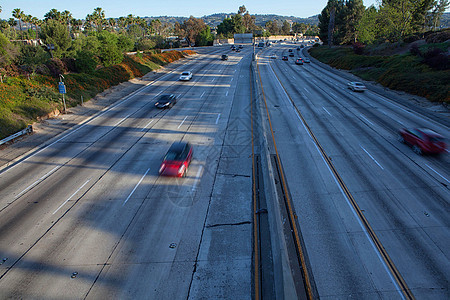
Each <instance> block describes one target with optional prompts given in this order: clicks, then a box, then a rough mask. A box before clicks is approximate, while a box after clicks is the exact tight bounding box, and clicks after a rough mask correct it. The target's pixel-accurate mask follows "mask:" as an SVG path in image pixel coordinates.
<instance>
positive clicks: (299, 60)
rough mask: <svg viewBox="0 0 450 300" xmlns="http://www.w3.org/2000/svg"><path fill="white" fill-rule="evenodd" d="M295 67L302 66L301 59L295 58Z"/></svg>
mask: <svg viewBox="0 0 450 300" xmlns="http://www.w3.org/2000/svg"><path fill="white" fill-rule="evenodd" d="M295 64H296V65H303V59H301V58H297V60H296V61H295Z"/></svg>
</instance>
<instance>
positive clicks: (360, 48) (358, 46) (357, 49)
mask: <svg viewBox="0 0 450 300" xmlns="http://www.w3.org/2000/svg"><path fill="white" fill-rule="evenodd" d="M352 47H353V52H354V53H355V54H358V55H361V54H363V53H364V48H365V47H366V46H365V45H364V44H362V43H360V42H356V43H354V44H353V45H352Z"/></svg>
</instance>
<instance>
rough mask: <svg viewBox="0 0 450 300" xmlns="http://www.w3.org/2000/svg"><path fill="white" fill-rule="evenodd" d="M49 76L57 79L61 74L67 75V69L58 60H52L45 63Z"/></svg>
mask: <svg viewBox="0 0 450 300" xmlns="http://www.w3.org/2000/svg"><path fill="white" fill-rule="evenodd" d="M46 65H47V67H48V69H49V71H50V75H51V76H53V77H55V78H57V77H59V75H61V74H65V73H67V68H66V66H65V65H64V63H63V62H62V61H61V60H60V59H59V58H52V59H50V60H49V61H48V62H47V64H46Z"/></svg>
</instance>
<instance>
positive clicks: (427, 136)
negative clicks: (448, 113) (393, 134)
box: [398, 128, 446, 155]
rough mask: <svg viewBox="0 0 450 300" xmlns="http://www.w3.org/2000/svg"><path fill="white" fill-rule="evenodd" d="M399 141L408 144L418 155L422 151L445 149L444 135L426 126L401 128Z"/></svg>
mask: <svg viewBox="0 0 450 300" xmlns="http://www.w3.org/2000/svg"><path fill="white" fill-rule="evenodd" d="M398 139H399V141H400V142H402V143H406V144H408V145H410V146H411V147H412V149H413V151H414V152H416V153H417V154H419V155H422V154H424V153H442V152H445V151H446V145H445V141H444V137H443V136H442V135H440V134H439V133H437V132H435V131H433V130H431V129H427V128H411V129H406V128H403V129H401V130H400V132H399V137H398Z"/></svg>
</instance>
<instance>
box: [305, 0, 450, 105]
mask: <svg viewBox="0 0 450 300" xmlns="http://www.w3.org/2000/svg"><path fill="white" fill-rule="evenodd" d="M448 7H449V1H448V0H391V1H382V3H381V4H380V6H379V7H374V6H370V7H368V8H365V7H364V5H363V2H362V0H348V1H343V0H329V1H328V3H327V6H326V7H325V8H324V9H323V10H322V13H321V15H319V28H320V34H319V36H320V38H321V40H322V41H323V46H319V45H315V47H313V48H312V49H310V54H311V55H312V56H313V57H315V58H317V59H319V60H320V61H322V62H324V63H327V64H329V65H331V66H333V67H335V68H339V69H345V70H350V71H351V72H352V73H353V74H355V75H358V76H360V77H361V78H363V79H365V80H372V81H376V82H378V83H380V84H382V85H383V86H386V87H388V88H391V89H395V90H400V91H405V92H407V93H411V94H414V95H418V96H422V97H425V98H427V99H428V100H430V101H434V102H445V103H449V102H450V87H449V84H448V83H449V82H450V69H449V67H450V62H449V46H450V30H449V29H439V22H440V18H441V16H442V14H443V13H444V12H445V10H446V9H447V8H448Z"/></svg>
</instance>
